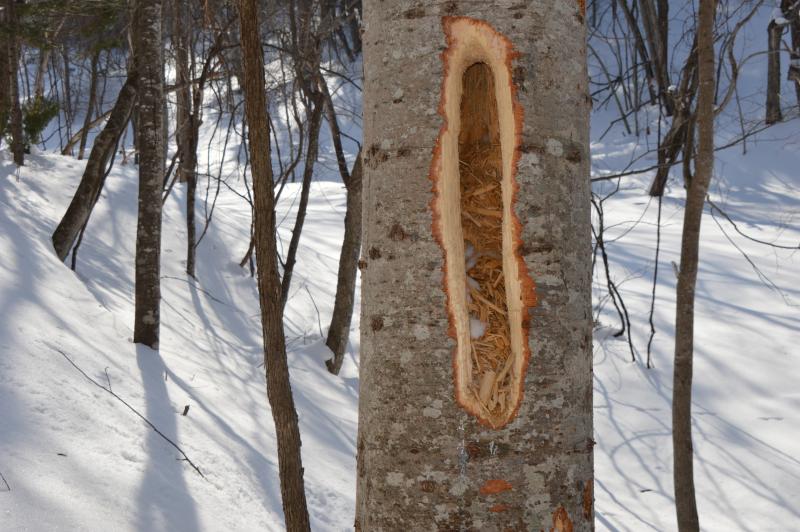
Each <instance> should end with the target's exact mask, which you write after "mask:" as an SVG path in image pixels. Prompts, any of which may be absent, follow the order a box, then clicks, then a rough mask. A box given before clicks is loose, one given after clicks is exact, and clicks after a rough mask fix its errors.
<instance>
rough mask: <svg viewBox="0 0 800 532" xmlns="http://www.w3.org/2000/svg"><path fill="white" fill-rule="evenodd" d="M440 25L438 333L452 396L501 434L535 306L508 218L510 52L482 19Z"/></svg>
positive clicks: (519, 389)
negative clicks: (441, 310)
mask: <svg viewBox="0 0 800 532" xmlns="http://www.w3.org/2000/svg"><path fill="white" fill-rule="evenodd" d="M442 23H443V27H444V32H445V36H446V39H447V45H448V46H447V49H446V50H445V51H444V53H443V54H442V61H443V71H444V79H443V81H442V89H441V97H440V103H439V113H440V115H441V116H442V117H443V118H444V125H443V126H442V128H441V130H440V133H439V137H438V139H437V142H436V145H435V148H434V151H433V160H432V163H431V170H430V178H431V180H432V182H433V193H434V197H433V200H432V202H431V210H432V212H433V228H432V229H433V234H434V235H435V236H436V239H437V241H438V242H439V244H440V245H441V247H442V249H443V252H444V257H445V265H444V279H443V284H444V291H445V293H446V294H447V312H448V317H449V329H448V334H449V335H450V336H451V337H452V338H453V339H455V340H456V348H455V351H454V355H453V371H454V384H455V396H456V400H457V402H458V404H459V405H461V407H462V408H464V409H465V410H466V411H467V412H469V413H470V414H472V415H473V416H475V417H476V418H477V419H478V421H479V422H481V423H482V424H484V425H487V426H489V427H491V428H501V427H503V426H505V425H507V424H508V423H509V422H510V421H511V420H512V419H514V417H515V416H516V413H517V411H518V410H519V407H520V404H521V402H522V395H523V385H524V377H525V373H526V370H527V367H528V361H529V358H530V347H529V342H528V319H529V318H528V317H529V315H530V312H529V310H530V308H531V307H532V306H534V305H535V303H536V298H535V292H534V283H533V280H532V279H531V278H530V276H529V275H528V271H527V268H526V265H525V262H524V260H523V258H522V255H521V253H520V248H521V237H520V234H521V224H520V221H519V219H518V218H517V215H516V213H515V210H514V205H515V202H516V195H517V192H518V189H519V185H518V183H517V179H516V177H517V176H516V174H517V163H518V161H519V158H520V137H521V130H522V108H521V106H520V105H519V103H518V102H517V98H516V87H515V84H514V81H513V79H514V78H513V75H512V72H513V69H512V61H513V60H514V58H516V56H517V53H516V52H515V51H514V48H513V45H512V43H511V41H510V40H509V39H508V38H506V37H505V36H504V35H502V34H500V33H498V32H497V31H495V30H494V29H493V28H492V27H491V26H490V25H489V24H488V23H486V22H484V21H481V20H477V19H472V18H468V17H444V18H443V19H442Z"/></svg>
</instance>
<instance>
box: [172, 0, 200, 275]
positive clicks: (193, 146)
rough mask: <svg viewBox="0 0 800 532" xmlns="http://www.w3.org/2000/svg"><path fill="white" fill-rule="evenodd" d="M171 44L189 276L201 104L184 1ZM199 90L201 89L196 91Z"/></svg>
mask: <svg viewBox="0 0 800 532" xmlns="http://www.w3.org/2000/svg"><path fill="white" fill-rule="evenodd" d="M173 10H174V11H173V12H174V16H173V43H174V46H175V69H176V79H175V84H176V85H177V91H176V108H177V109H176V113H175V121H176V124H175V138H176V143H177V146H178V151H179V152H180V166H179V167H178V178H179V180H180V181H181V182H184V183H186V273H187V275H189V276H190V277H194V275H195V262H196V261H195V257H196V252H195V251H196V247H197V246H196V234H197V231H196V227H197V226H196V223H195V196H196V193H197V176H196V174H195V169H196V166H197V136H198V128H199V126H200V124H199V119H196V118H197V117H199V109H197V108H196V107H195V106H196V105H200V104H202V99H201V101H200V102H194V103H195V106H193V105H192V104H193V99H192V84H191V76H192V73H191V72H190V61H189V57H190V50H189V48H190V46H191V38H190V36H189V28H188V27H187V25H186V21H187V20H189V6H188V5H187V3H186V0H175V2H174V3H173ZM197 90H198V91H202V90H203V89H202V87H200V88H198V89H197Z"/></svg>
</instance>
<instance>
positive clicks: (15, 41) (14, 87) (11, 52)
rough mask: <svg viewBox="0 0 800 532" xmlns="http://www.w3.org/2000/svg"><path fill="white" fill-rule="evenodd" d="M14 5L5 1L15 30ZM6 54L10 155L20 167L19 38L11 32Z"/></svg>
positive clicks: (22, 155)
mask: <svg viewBox="0 0 800 532" xmlns="http://www.w3.org/2000/svg"><path fill="white" fill-rule="evenodd" d="M15 4H16V1H15V0H6V9H5V11H6V20H7V21H8V27H10V28H15V27H16V25H17V14H16V8H15ZM6 54H7V60H6V68H7V72H6V80H7V81H8V85H9V98H10V102H9V104H10V109H9V110H10V113H11V116H10V122H9V129H10V131H11V153H13V154H14V163H15V164H16V165H17V166H22V165H23V164H25V142H24V140H23V138H22V107H20V103H19V99H20V96H19V82H18V79H17V78H18V76H17V68H18V66H19V36H17V35H16V33H14V32H12V34H11V35H10V36H9V37H8V39H7V41H6Z"/></svg>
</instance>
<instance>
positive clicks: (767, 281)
mask: <svg viewBox="0 0 800 532" xmlns="http://www.w3.org/2000/svg"><path fill="white" fill-rule="evenodd" d="M711 219H712V220H714V223H715V224H717V227H719V230H720V231H722V234H723V235H725V238H726V239H727V240H728V242H730V243H731V245H733V247H735V248H736V251H738V252H739V253H740V254H741V255H742V257H744V260H746V261H747V262H748V264H750V267H751V268H753V271H754V272H755V273H756V275H757V276H758V278H759V279H761V282H763V283H764V284H765V285H766V286H767V287H769V288H770V289H772V290H774V291H775V292H777V293H778V295H780V296H781V298H782V299H783V302H784V303H786V304H787V305H788V306H790V307H797V306H800V305H796V304H795V303H792V302H791V300H790V299H789V296H787V295H786V294H785V293H784V292H783V290H781V289H780V288H779V287H778V285H776V284H775V283H774V282H772V279H770V278H769V277H767V275H766V274H765V273H764V272H762V271H761V268H759V267H758V266H756V263H755V262H753V260H752V259H751V258H750V256H749V255H748V254H747V253H745V251H744V250H743V249H742V248H740V247H739V246H738V245H737V244H736V242H734V241H733V239H732V238H731V237H730V235H729V234H728V232H727V231H725V228H724V227H722V224H721V223H719V220H718V219H717V217H716V216H714V209H711Z"/></svg>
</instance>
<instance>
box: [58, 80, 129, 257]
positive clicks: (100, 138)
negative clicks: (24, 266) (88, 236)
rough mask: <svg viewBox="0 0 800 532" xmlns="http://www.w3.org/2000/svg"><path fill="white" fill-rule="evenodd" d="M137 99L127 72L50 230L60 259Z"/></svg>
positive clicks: (89, 205)
mask: <svg viewBox="0 0 800 532" xmlns="http://www.w3.org/2000/svg"><path fill="white" fill-rule="evenodd" d="M135 100H136V74H135V73H131V74H129V75H128V80H127V81H126V82H125V85H123V86H122V89H121V90H120V92H119V96H118V97H117V102H116V103H115V104H114V107H113V109H112V110H111V114H110V115H109V117H108V122H106V125H105V127H104V128H103V131H101V132H100V134H99V135H97V138H95V141H94V145H93V146H92V151H91V153H90V154H89V160H88V161H87V162H86V168H85V169H84V171H83V177H81V182H80V184H79V185H78V190H77V191H76V192H75V196H73V198H72V201H71V202H70V204H69V207H68V208H67V212H66V213H65V214H64V217H63V218H62V219H61V222H60V223H59V224H58V227H57V228H56V230H55V232H54V233H53V247H54V248H55V250H56V255H58V258H59V259H60V260H62V261H63V260H66V258H67V255H69V250H70V249H72V245H73V244H74V243H75V239H76V238H77V237H78V233H80V230H81V228H82V227H83V226H84V225H85V224H86V222H87V220H89V216H91V214H92V209H94V206H95V204H96V203H97V200H98V198H99V197H100V191H101V190H102V187H103V175H104V174H105V171H106V166H108V161H109V159H111V155H112V154H113V152H114V147H115V146H116V145H117V141H118V140H119V138H120V136H121V135H122V132H123V131H124V130H125V127H126V126H127V124H128V119H129V117H130V114H131V110H132V109H133V104H134V102H135Z"/></svg>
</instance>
